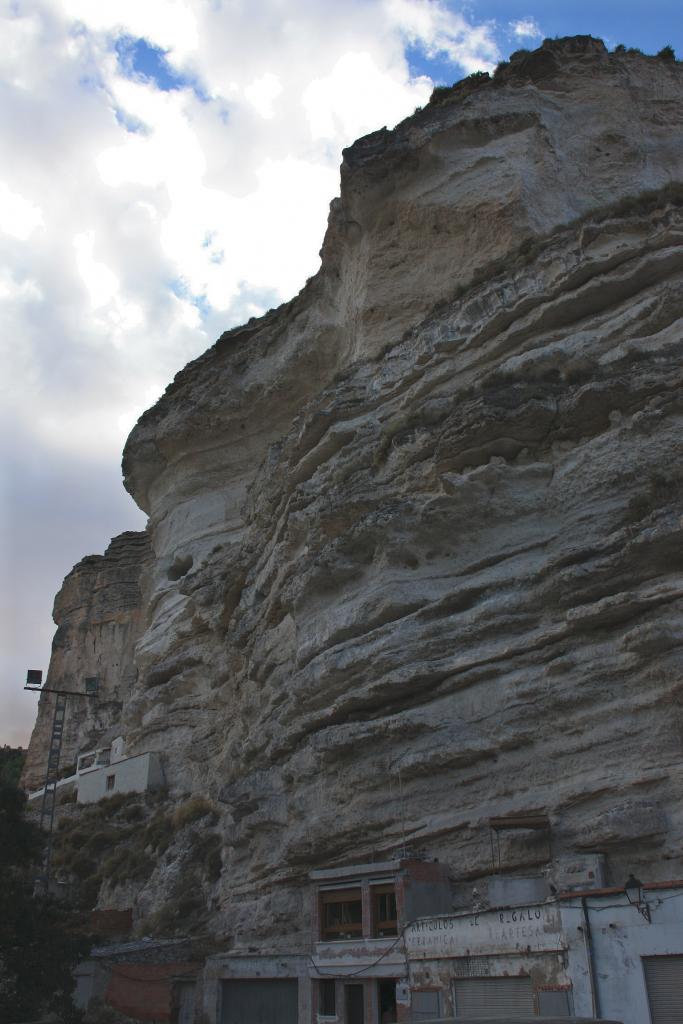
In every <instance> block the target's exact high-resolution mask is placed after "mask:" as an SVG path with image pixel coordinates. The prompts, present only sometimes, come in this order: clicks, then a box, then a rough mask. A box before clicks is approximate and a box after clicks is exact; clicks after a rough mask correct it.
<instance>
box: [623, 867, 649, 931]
mask: <svg viewBox="0 0 683 1024" xmlns="http://www.w3.org/2000/svg"><path fill="white" fill-rule="evenodd" d="M624 892H625V893H626V899H627V900H628V901H629V903H630V904H631V906H632V907H635V908H636V910H637V911H638V913H639V914H642V915H643V917H644V918H645V920H646V921H647V923H648V924H651V923H652V918H651V916H650V908H649V906H648V905H647V903H646V901H645V899H644V898H643V883H642V882H641V881H640V879H639V878H636V877H635V875H633V874H630V875H629V876H628V878H627V879H626V883H625V885H624Z"/></svg>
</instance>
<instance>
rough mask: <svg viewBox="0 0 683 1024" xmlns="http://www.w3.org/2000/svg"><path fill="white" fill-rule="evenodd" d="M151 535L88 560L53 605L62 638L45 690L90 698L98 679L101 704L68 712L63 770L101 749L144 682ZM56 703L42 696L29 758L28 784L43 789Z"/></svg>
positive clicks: (81, 701)
mask: <svg viewBox="0 0 683 1024" xmlns="http://www.w3.org/2000/svg"><path fill="white" fill-rule="evenodd" d="M149 557H150V546H149V538H148V536H147V534H146V533H134V532H132V531H129V532H128V533H122V534H120V535H119V536H118V537H114V539H113V540H112V542H111V544H110V545H109V547H108V548H107V550H106V551H105V553H104V555H88V556H87V557H86V558H83V559H82V560H81V561H80V562H79V563H78V565H76V566H74V568H73V569H72V570H71V572H70V573H69V575H68V576H67V577H66V579H65V580H64V583H63V584H62V588H61V590H60V591H59V593H58V594H57V596H56V598H55V603H54V610H53V613H52V615H53V618H54V620H55V622H56V624H57V632H56V633H55V636H54V640H53V641H52V655H51V658H50V668H49V671H48V674H47V678H46V679H45V687H46V689H62V690H69V691H76V692H78V693H83V692H84V690H85V679H86V678H87V677H93V676H95V677H97V678H98V680H99V693H98V699H97V700H96V701H94V700H89V699H85V698H82V697H80V698H73V699H70V700H69V702H68V704H67V712H66V718H65V728H64V735H63V739H62V756H61V763H62V765H63V770H64V772H67V773H68V771H69V769H70V768H72V767H73V766H74V765H75V762H76V757H77V755H78V753H79V751H83V750H84V749H87V748H88V747H90V746H92V745H94V744H95V743H96V742H97V741H98V739H99V738H100V737H101V736H102V734H103V732H104V731H105V730H107V729H109V728H110V727H111V726H114V725H116V724H117V723H118V722H119V721H120V720H121V714H122V709H123V707H124V704H125V702H126V701H127V700H128V699H129V697H130V695H131V693H132V690H133V685H134V683H135V680H136V678H137V669H136V667H135V645H136V643H137V640H138V637H139V635H140V633H141V631H142V629H143V627H144V623H145V617H144V614H143V610H142V592H141V590H140V577H141V575H142V573H143V572H144V570H145V567H146V566H147V564H148V562H149ZM54 701H55V698H54V696H52V695H50V694H47V693H45V694H42V695H41V697H40V703H39V707H38V718H37V720H36V724H35V727H34V729H33V733H32V735H31V741H30V743H29V747H28V752H27V756H26V764H25V766H24V772H23V776H22V784H23V785H24V786H25V787H26V788H27V789H29V790H31V789H37V788H38V787H39V786H41V785H42V784H43V782H44V780H45V769H46V767H47V751H48V747H49V744H50V734H51V731H52V717H53V714H54Z"/></svg>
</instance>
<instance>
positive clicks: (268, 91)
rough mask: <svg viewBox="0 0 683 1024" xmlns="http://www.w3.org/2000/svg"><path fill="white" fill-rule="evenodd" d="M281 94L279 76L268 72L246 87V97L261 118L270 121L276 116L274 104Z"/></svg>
mask: <svg viewBox="0 0 683 1024" xmlns="http://www.w3.org/2000/svg"><path fill="white" fill-rule="evenodd" d="M281 92H282V82H281V81H280V79H279V78H278V76H277V75H273V74H271V72H270V71H266V73H265V75H261V77H260V78H255V79H254V81H253V82H252V83H251V84H250V85H248V86H246V88H245V90H244V95H245V96H246V97H247V99H248V100H249V102H250V103H251V105H252V107H253V108H254V109H255V110H256V111H258V113H259V114H260V115H261V117H264V118H266V119H269V118H271V117H273V116H274V115H275V108H274V106H273V103H274V101H275V100H276V99H277V97H278V96H279V95H280V93H281Z"/></svg>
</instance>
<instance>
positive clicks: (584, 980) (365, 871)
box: [198, 859, 683, 1024]
mask: <svg viewBox="0 0 683 1024" xmlns="http://www.w3.org/2000/svg"><path fill="white" fill-rule="evenodd" d="M577 864H578V867H577V866H576V865H575V866H574V871H573V876H574V879H575V880H576V881H577V886H576V887H575V888H574V889H567V890H565V891H558V890H556V889H555V887H554V886H553V885H552V883H550V882H549V881H548V878H547V876H542V875H539V876H536V877H525V878H522V877H506V876H499V877H497V878H492V879H490V880H489V887H488V895H487V898H486V899H485V900H484V899H482V898H481V897H480V896H479V894H478V893H477V890H476V889H475V890H474V891H473V894H472V903H473V906H472V907H470V908H457V909H454V908H453V898H452V889H451V884H450V881H449V877H448V870H447V866H446V865H444V864H441V863H438V862H436V861H428V860H396V861H386V862H383V863H376V864H357V865H350V866H348V867H343V868H335V869H331V870H318V871H313V872H311V874H310V894H309V895H310V903H309V906H310V912H311V945H310V949H309V950H301V951H299V952H295V951H288V952H287V953H284V954H278V953H277V952H275V951H273V952H272V953H269V952H268V951H259V952H258V953H256V952H254V951H251V952H247V951H245V952H244V953H242V952H239V951H236V952H232V953H230V954H225V955H218V956H214V957H210V958H209V959H208V960H207V962H206V966H205V969H204V972H203V980H202V984H201V999H200V1000H198V1006H199V1005H200V1004H201V1009H202V1012H203V1013H204V1015H205V1019H206V1020H208V1021H211V1022H215V1024H261V1022H262V1021H271V1020H272V1021H277V1022H278V1024H392V1022H397V1024H413V1022H418V1021H419V1022H423V1024H427V1022H429V1021H442V1020H448V1021H454V1022H457V1021H463V1022H466V1021H475V1020H483V1019H488V1020H493V1019H500V1020H506V1021H509V1022H512V1021H526V1020H533V1019H537V1020H539V1021H541V1020H544V1019H545V1020H547V1021H550V1020H552V1021H560V1020H567V1021H571V1020H574V1019H576V1018H581V1019H583V1020H610V1021H618V1022H621V1024H680V1022H681V1021H683V913H682V912H683V881H672V882H668V883H655V884H652V885H644V886H642V888H641V890H640V891H639V893H638V898H637V899H635V898H634V897H633V895H632V894H631V893H630V892H629V893H628V894H627V892H626V891H625V889H624V888H609V889H607V888H604V887H598V886H597V885H596V884H595V883H599V882H600V881H601V878H600V872H599V871H598V872H597V873H596V871H594V870H593V868H594V867H595V865H594V864H593V863H592V862H591V861H590V859H589V860H588V863H587V864H586V863H583V862H580V859H579V861H577ZM565 867H566V866H565ZM590 875H592V876H593V878H592V882H593V884H592V885H589V886H588V887H585V888H582V884H584V883H585V882H586V880H587V877H588V876H590ZM570 877H571V875H570ZM588 880H589V882H590V881H591V879H588ZM553 890H554V891H553Z"/></svg>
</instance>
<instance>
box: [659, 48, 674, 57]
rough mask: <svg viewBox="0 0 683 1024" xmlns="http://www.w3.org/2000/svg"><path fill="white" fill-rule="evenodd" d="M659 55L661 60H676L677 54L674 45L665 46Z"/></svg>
mask: <svg viewBox="0 0 683 1024" xmlns="http://www.w3.org/2000/svg"><path fill="white" fill-rule="evenodd" d="M657 56H658V57H659V58H660V59H661V60H676V54H675V52H674V48H673V46H663V47H662V48H661V50H660V51H659V53H658V54H657Z"/></svg>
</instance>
